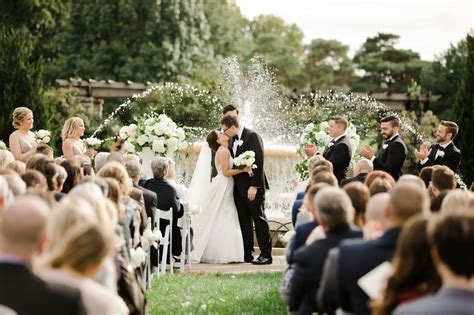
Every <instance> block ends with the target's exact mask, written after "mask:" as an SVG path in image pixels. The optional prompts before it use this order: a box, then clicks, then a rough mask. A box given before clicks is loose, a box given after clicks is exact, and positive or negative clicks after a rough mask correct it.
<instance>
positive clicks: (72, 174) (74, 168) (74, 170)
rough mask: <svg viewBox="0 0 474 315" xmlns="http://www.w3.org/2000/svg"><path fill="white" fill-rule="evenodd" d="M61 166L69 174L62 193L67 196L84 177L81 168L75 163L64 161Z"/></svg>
mask: <svg viewBox="0 0 474 315" xmlns="http://www.w3.org/2000/svg"><path fill="white" fill-rule="evenodd" d="M59 165H61V166H62V167H63V168H64V169H65V170H66V173H67V177H66V181H65V182H64V184H63V190H62V192H63V193H65V194H67V193H68V192H69V191H70V190H71V189H73V188H74V186H76V185H77V184H78V183H79V182H80V181H81V180H82V178H83V177H84V174H83V173H82V169H81V166H80V165H79V164H78V163H76V162H74V161H67V160H64V161H62V162H61V164H59Z"/></svg>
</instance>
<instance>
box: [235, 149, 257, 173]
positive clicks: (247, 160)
mask: <svg viewBox="0 0 474 315" xmlns="http://www.w3.org/2000/svg"><path fill="white" fill-rule="evenodd" d="M232 162H234V167H235V168H236V169H238V170H243V169H244V168H246V167H251V168H252V169H256V168H257V165H255V164H254V163H255V152H253V151H245V152H243V153H242V154H240V155H239V156H238V157H236V158H234V159H233V160H232ZM249 176H250V177H252V176H253V172H252V171H250V172H249Z"/></svg>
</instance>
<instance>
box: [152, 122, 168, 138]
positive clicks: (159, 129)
mask: <svg viewBox="0 0 474 315" xmlns="http://www.w3.org/2000/svg"><path fill="white" fill-rule="evenodd" d="M167 129H168V128H167V127H166V125H165V124H164V123H162V122H159V123H157V124H156V125H155V128H154V131H155V134H157V135H158V136H161V135H163V134H166V131H167Z"/></svg>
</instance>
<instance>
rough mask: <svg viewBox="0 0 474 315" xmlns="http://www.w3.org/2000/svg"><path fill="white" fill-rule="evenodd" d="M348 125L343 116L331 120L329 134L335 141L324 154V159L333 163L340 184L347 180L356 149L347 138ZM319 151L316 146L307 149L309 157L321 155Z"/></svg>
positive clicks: (312, 145)
mask: <svg viewBox="0 0 474 315" xmlns="http://www.w3.org/2000/svg"><path fill="white" fill-rule="evenodd" d="M348 125H349V122H348V121H347V119H346V118H345V117H342V116H334V117H332V118H331V119H329V127H328V132H329V135H330V136H331V137H332V138H333V139H332V140H331V142H330V143H329V144H328V145H327V146H326V148H325V149H324V151H323V153H322V155H323V157H324V158H325V159H326V160H329V161H330V162H331V163H332V165H333V169H334V175H336V178H337V180H338V182H339V183H340V182H341V181H342V180H343V179H345V178H346V172H347V168H348V167H349V163H350V162H351V158H352V150H354V149H355V148H352V147H351V144H350V142H349V139H348V138H347V137H346V129H347V126H348ZM319 150H320V148H317V147H316V146H315V145H314V144H310V145H307V146H306V148H305V152H306V154H307V155H308V156H313V155H314V154H316V153H319Z"/></svg>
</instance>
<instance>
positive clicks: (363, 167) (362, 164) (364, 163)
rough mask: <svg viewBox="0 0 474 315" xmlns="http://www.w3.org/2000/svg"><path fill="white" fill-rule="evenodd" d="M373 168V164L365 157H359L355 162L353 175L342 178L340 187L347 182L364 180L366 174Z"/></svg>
mask: <svg viewBox="0 0 474 315" xmlns="http://www.w3.org/2000/svg"><path fill="white" fill-rule="evenodd" d="M373 170H374V164H372V162H370V160H367V159H361V160H360V161H359V162H357V164H356V165H355V166H354V177H351V178H347V179H343V180H342V181H341V187H342V186H344V185H346V184H349V183H351V182H361V183H363V182H364V181H365V178H366V177H367V174H369V173H370V172H372V171H373Z"/></svg>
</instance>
